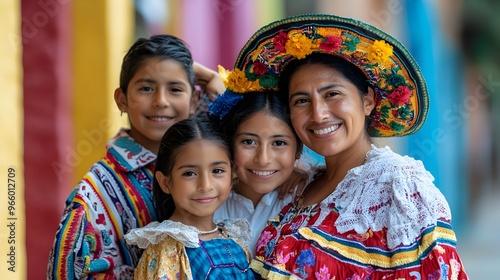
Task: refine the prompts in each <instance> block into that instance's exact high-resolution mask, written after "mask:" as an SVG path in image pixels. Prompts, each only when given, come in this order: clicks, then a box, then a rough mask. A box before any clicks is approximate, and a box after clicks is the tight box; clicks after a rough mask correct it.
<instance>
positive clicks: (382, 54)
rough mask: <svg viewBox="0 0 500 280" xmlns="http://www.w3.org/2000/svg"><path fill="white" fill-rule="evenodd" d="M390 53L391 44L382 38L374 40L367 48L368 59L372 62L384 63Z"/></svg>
mask: <svg viewBox="0 0 500 280" xmlns="http://www.w3.org/2000/svg"><path fill="white" fill-rule="evenodd" d="M391 55H392V46H391V45H389V44H387V43H386V42H385V41H382V40H375V42H373V44H372V45H371V46H370V48H369V52H368V59H370V60H371V61H372V62H374V63H380V64H385V63H386V62H387V60H389V57H390V56H391Z"/></svg>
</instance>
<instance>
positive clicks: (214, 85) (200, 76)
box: [193, 62, 226, 101]
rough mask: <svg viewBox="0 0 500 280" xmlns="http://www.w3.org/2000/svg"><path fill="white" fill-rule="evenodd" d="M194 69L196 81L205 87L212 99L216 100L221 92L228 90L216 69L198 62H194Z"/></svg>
mask: <svg viewBox="0 0 500 280" xmlns="http://www.w3.org/2000/svg"><path fill="white" fill-rule="evenodd" d="M193 70H194V75H195V79H196V80H195V83H196V84H197V85H199V86H201V87H202V88H203V90H204V91H205V92H206V93H207V94H208V96H209V98H210V101H214V100H215V98H217V96H218V95H219V94H221V93H223V92H224V91H225V90H226V88H225V87H224V83H222V79H221V78H220V76H219V73H217V72H216V71H214V70H212V69H209V68H207V67H205V66H204V65H202V64H200V63H198V62H194V63H193Z"/></svg>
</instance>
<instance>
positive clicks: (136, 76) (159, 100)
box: [47, 35, 223, 279]
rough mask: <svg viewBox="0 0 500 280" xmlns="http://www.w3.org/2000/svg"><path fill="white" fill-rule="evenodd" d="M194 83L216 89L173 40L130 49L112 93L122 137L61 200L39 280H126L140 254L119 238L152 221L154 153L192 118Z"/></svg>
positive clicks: (214, 78)
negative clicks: (122, 121) (123, 116)
mask: <svg viewBox="0 0 500 280" xmlns="http://www.w3.org/2000/svg"><path fill="white" fill-rule="evenodd" d="M194 66H196V68H195V70H196V73H195V71H194V70H193V67H194ZM195 74H196V75H195ZM218 80H219V81H218ZM198 82H199V83H200V84H201V85H203V86H206V87H208V88H206V90H207V91H209V92H214V91H219V92H221V91H222V90H223V86H222V89H221V87H219V88H217V89H214V88H209V87H213V86H214V85H215V86H217V85H218V84H220V85H222V82H220V77H219V76H218V75H217V73H216V72H214V71H210V70H208V69H206V68H204V67H203V66H201V65H193V60H192V58H191V53H190V52H189V49H188V48H187V47H186V46H185V44H184V43H183V42H182V41H181V40H179V39H178V38H176V37H173V36H168V35H160V36H153V37H151V38H149V39H144V38H141V39H138V40H137V41H136V42H135V43H134V44H133V45H132V47H131V48H130V50H129V51H128V52H127V54H126V55H125V57H124V59H123V64H122V69H121V74H120V87H119V88H118V89H116V91H115V101H116V104H117V106H118V108H119V109H120V111H121V112H126V113H128V116H129V121H130V130H125V129H122V130H120V131H119V132H118V134H117V135H116V136H115V137H114V138H113V139H111V140H110V141H109V142H108V145H107V153H106V155H105V156H104V157H103V158H102V159H101V160H100V161H99V162H97V163H96V164H94V165H93V166H92V168H91V169H90V171H89V172H88V173H87V174H86V175H85V176H84V178H83V179H82V180H81V181H80V183H79V184H78V185H77V186H76V188H75V189H74V190H73V192H72V194H71V195H70V196H69V197H68V199H67V201H66V208H65V210H64V213H63V216H62V218H61V222H60V224H59V228H58V230H57V232H56V236H55V241H54V245H53V247H52V250H51V252H50V257H49V264H48V271H47V279H87V278H105V277H109V278H116V279H132V277H133V269H134V267H135V266H136V265H137V261H138V259H139V257H140V254H141V250H137V249H136V248H129V247H128V246H127V245H126V244H125V242H124V241H123V235H124V234H125V233H126V232H127V231H129V230H130V229H132V228H136V227H141V226H144V225H147V224H148V223H150V222H151V221H154V220H156V219H157V217H156V214H155V212H154V209H153V203H152V193H151V190H152V173H153V169H154V161H155V160H156V152H157V151H158V147H159V145H160V140H161V137H162V136H163V134H164V133H165V131H166V130H167V129H168V128H169V127H170V126H171V125H172V124H174V123H175V122H177V121H179V120H182V119H185V118H187V117H188V116H189V115H190V114H191V113H192V112H193V111H194V109H195V106H196V103H197V100H198V93H197V92H196V91H195V90H194V86H195V83H198Z"/></svg>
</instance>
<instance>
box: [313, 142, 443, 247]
mask: <svg viewBox="0 0 500 280" xmlns="http://www.w3.org/2000/svg"><path fill="white" fill-rule="evenodd" d="M433 181H434V177H433V176H432V175H431V174H430V173H429V172H428V171H427V170H425V168H424V166H423V164H422V162H421V161H419V160H415V159H413V158H410V157H408V156H404V157H403V156H401V155H398V154H396V153H394V152H393V151H392V150H391V149H390V148H389V147H385V148H377V147H375V146H374V145H372V150H370V151H369V152H368V153H367V155H366V161H365V164H363V165H361V166H358V167H355V168H353V169H351V170H350V171H349V172H348V173H347V175H346V177H345V178H344V179H343V180H342V181H341V182H340V184H339V185H338V186H337V188H336V189H335V191H334V192H333V193H332V194H330V195H329V196H328V197H327V198H326V199H325V200H324V201H323V203H322V205H321V208H322V209H321V210H322V211H321V212H322V213H323V212H325V213H327V212H328V211H324V210H327V209H326V208H328V205H329V204H330V203H335V206H336V207H337V208H338V209H339V214H340V215H339V218H338V219H337V221H336V222H335V225H336V227H337V229H338V231H339V232H341V233H344V232H347V231H349V230H355V231H356V232H357V233H360V234H364V233H366V232H367V231H368V229H372V230H374V231H380V230H382V229H383V228H386V229H387V244H388V247H389V248H390V249H393V248H395V247H397V246H399V245H401V244H402V245H409V244H411V243H413V242H414V241H415V240H416V238H418V236H420V234H421V230H422V229H423V228H425V227H428V226H429V225H436V224H437V220H438V219H445V220H447V221H451V211H450V208H449V206H448V203H447V201H446V199H445V197H444V196H443V194H442V193H441V192H440V191H439V189H438V188H436V186H434V183H433ZM325 216H326V215H322V216H321V217H320V219H318V221H317V222H316V224H319V223H321V221H322V220H323V219H324V217H325Z"/></svg>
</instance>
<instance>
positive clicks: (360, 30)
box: [216, 15, 428, 137]
mask: <svg viewBox="0 0 500 280" xmlns="http://www.w3.org/2000/svg"><path fill="white" fill-rule="evenodd" d="M312 53H325V54H331V55H335V56H339V57H342V58H344V59H346V60H347V61H349V62H351V63H353V64H354V65H355V66H357V67H358V68H360V69H361V70H362V71H363V73H364V74H365V75H366V76H367V78H368V82H369V84H370V85H371V87H372V88H373V89H374V92H375V94H376V107H375V109H374V110H373V112H372V114H371V115H370V116H369V119H368V121H369V133H370V135H371V136H375V137H387V136H403V135H408V134H412V133H414V132H415V131H417V130H418V129H419V128H420V126H421V125H422V124H423V122H424V121H425V117H426V115H427V110H428V97H427V87H426V84H425V81H424V79H423V77H422V74H421V72H420V69H419V67H418V65H417V63H416V62H415V61H414V59H413V57H412V56H411V55H410V54H409V52H408V51H407V50H406V48H405V47H404V46H403V45H402V44H401V43H399V42H398V41H397V40H396V39H394V38H393V37H391V36H390V35H388V34H386V33H384V32H383V31H381V30H379V29H377V28H375V27H373V26H371V25H368V24H366V23H363V22H361V21H356V20H353V19H347V18H342V17H337V16H333V15H302V16H295V17H290V18H286V19H282V20H279V21H276V22H274V23H271V24H269V25H267V26H265V27H263V28H261V29H260V30H259V31H257V32H256V33H255V34H254V35H253V36H252V37H251V38H250V40H249V41H248V42H247V43H246V45H245V46H244V47H243V49H242V50H241V51H240V54H239V56H238V59H237V61H236V63H235V66H234V70H232V71H227V70H225V69H222V70H221V71H219V72H221V76H224V79H225V85H226V87H227V90H226V93H229V95H228V96H226V97H224V95H225V94H226V93H225V94H224V95H222V96H221V98H223V99H222V100H221V101H223V100H225V99H227V100H230V101H234V100H235V97H234V96H232V95H235V94H236V95H237V94H243V93H246V92H250V91H262V90H278V83H279V76H280V74H281V72H282V71H283V69H284V68H285V67H286V65H287V63H288V62H290V61H291V60H294V59H304V58H305V57H307V56H308V55H309V54H312ZM227 100H226V101H227ZM226 101H225V102H226ZM227 104H228V103H227V102H226V105H225V106H226V107H228V106H229V105H227ZM216 107H217V108H219V107H221V106H219V105H217V106H216ZM222 107H224V106H222Z"/></svg>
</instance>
